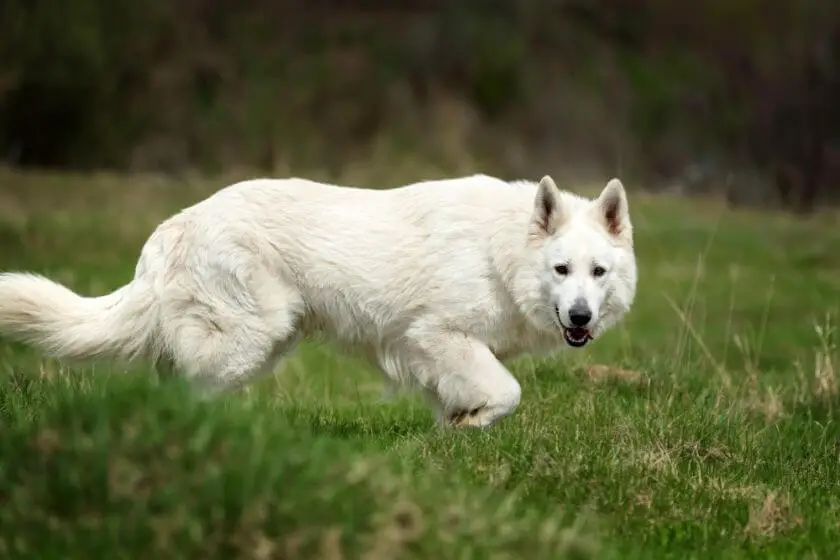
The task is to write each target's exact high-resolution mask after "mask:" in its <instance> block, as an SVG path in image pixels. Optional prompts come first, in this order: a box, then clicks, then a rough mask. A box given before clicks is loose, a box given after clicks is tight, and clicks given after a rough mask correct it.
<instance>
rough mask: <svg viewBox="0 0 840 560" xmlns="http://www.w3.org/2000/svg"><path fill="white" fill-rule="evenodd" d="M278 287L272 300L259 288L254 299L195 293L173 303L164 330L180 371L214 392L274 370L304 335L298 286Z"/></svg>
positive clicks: (167, 345)
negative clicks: (201, 298)
mask: <svg viewBox="0 0 840 560" xmlns="http://www.w3.org/2000/svg"><path fill="white" fill-rule="evenodd" d="M273 288H274V289H273V291H272V292H271V296H272V300H273V301H271V304H270V305H267V304H265V297H260V296H261V295H260V294H259V293H251V294H249V297H251V298H252V299H251V301H250V302H249V303H250V304H251V305H246V306H243V305H242V304H241V303H240V302H228V301H224V300H221V299H215V300H213V301H212V305H210V304H208V303H204V302H197V301H195V300H192V299H189V298H186V299H181V300H180V301H178V302H177V303H176V304H175V305H173V306H172V308H171V309H169V310H168V311H170V312H169V313H168V314H167V315H168V320H166V321H164V322H163V329H162V330H163V334H164V339H165V341H166V344H165V346H166V349H167V351H168V352H169V355H170V356H171V359H172V361H173V363H174V366H175V368H176V369H177V370H178V371H179V373H181V374H183V375H185V376H187V377H188V378H189V379H191V380H192V381H195V382H196V384H197V385H199V386H201V387H202V388H204V389H205V390H206V391H209V392H211V393H215V392H220V391H225V390H230V389H235V388H237V387H240V386H242V385H244V384H247V383H249V382H250V381H253V380H255V379H256V378H258V377H261V376H264V375H266V374H268V373H271V371H272V370H273V368H274V366H275V364H276V362H277V361H278V360H279V359H281V358H282V357H283V356H284V355H286V354H289V353H290V352H291V351H292V350H294V348H295V346H296V345H297V343H298V341H299V340H300V338H301V333H300V331H299V329H298V324H299V319H300V309H301V306H302V302H301V300H300V296H299V295H298V294H297V293H296V292H294V291H293V290H291V289H288V288H286V287H284V286H281V285H276V284H275V285H274V286H273ZM263 291H266V290H263ZM265 295H266V294H265V293H264V294H262V296H265Z"/></svg>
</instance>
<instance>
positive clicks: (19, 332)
mask: <svg viewBox="0 0 840 560" xmlns="http://www.w3.org/2000/svg"><path fill="white" fill-rule="evenodd" d="M560 263H564V264H566V265H567V269H568V270H567V271H564V272H565V274H558V273H557V271H556V270H555V266H556V265H557V264H560ZM594 266H600V267H603V268H604V269H605V272H606V273H605V274H604V275H603V276H600V277H598V278H596V277H595V276H593V273H592V270H593V267H594ZM635 289H636V263H635V259H634V254H633V243H632V227H631V224H630V217H629V213H628V205H627V199H626V195H625V191H624V188H623V187H622V185H621V183H620V182H619V181H618V180H617V179H613V180H612V181H610V182H609V183H608V185H607V186H606V187H605V188H604V191H603V193H602V194H601V196H600V197H599V198H598V199H596V200H594V201H590V200H587V199H584V198H581V197H578V196H576V195H574V194H571V193H567V192H562V191H560V190H559V189H557V187H556V186H555V185H554V182H553V181H552V180H551V179H550V178H549V177H545V178H544V179H543V180H542V181H541V182H540V183H539V184H537V183H534V182H528V181H516V182H506V181H502V180H499V179H495V178H492V177H488V176H485V175H475V176H469V177H462V178H456V179H448V180H439V181H426V182H421V183H415V184H412V185H408V186H404V187H401V188H396V189H391V190H379V191H377V190H369V189H358V188H351V187H341V186H335V185H327V184H322V183H317V182H313V181H308V180H304V179H296V178H293V179H285V180H272V179H255V180H249V181H243V182H239V183H236V184H233V185H231V186H228V187H227V188H224V189H222V190H220V191H218V192H217V193H215V194H213V195H212V196H210V197H209V198H207V199H205V200H203V201H201V202H199V203H197V204H195V205H194V206H191V207H189V208H186V209H184V210H183V211H181V212H180V213H178V214H176V215H175V216H173V217H171V218H169V219H167V220H165V221H164V222H163V223H162V224H161V225H160V226H158V228H157V229H156V230H155V232H154V233H153V234H152V235H151V237H150V238H149V240H148V241H147V242H146V244H145V246H144V247H143V250H142V252H141V255H140V260H139V262H138V264H137V268H136V272H135V276H134V279H133V280H132V282H131V283H129V284H128V285H126V286H124V287H122V288H120V289H118V290H116V291H115V292H113V293H111V294H109V295H106V296H102V297H93V298H87V297H81V296H79V295H77V294H75V293H73V292H72V291H70V290H68V289H67V288H65V287H63V286H61V285H59V284H56V283H54V282H52V281H51V280H48V279H46V278H43V277H41V276H37V275H33V274H29V273H3V274H0V332H3V333H5V334H8V335H10V336H13V337H15V338H18V339H20V340H24V341H27V342H29V343H32V344H35V345H37V346H39V347H40V348H42V349H43V350H44V351H45V352H47V353H49V354H52V355H54V356H56V357H59V358H67V359H87V358H98V357H111V358H120V359H127V360H131V359H135V358H144V359H151V360H154V361H155V362H156V363H157V365H158V367H159V368H161V369H167V370H172V371H178V372H180V373H181V374H183V375H186V376H188V377H190V378H192V379H195V380H197V381H201V382H203V383H204V384H206V386H208V387H210V388H212V389H215V390H220V389H225V388H229V387H234V386H237V385H239V384H242V383H245V382H247V381H248V380H250V379H253V378H254V377H256V376H258V375H260V374H263V373H266V372H269V371H271V370H272V369H273V366H274V364H275V362H276V361H277V360H278V359H279V358H280V357H282V356H283V355H285V354H288V353H289V352H291V351H292V350H293V348H294V347H295V345H296V344H297V342H298V341H299V340H300V339H301V338H303V337H306V336H312V335H316V334H323V335H326V336H327V337H328V338H330V339H332V340H334V341H335V342H338V343H340V344H342V345H343V346H345V347H347V348H350V349H354V350H357V351H361V352H362V353H363V355H365V356H367V357H369V358H370V359H371V361H372V362H373V363H375V364H377V365H378V366H379V368H380V369H381V370H382V371H383V372H384V374H385V375H386V377H387V378H388V379H389V380H391V381H392V382H395V383H397V384H399V385H405V384H407V383H409V384H417V385H419V386H421V387H422V388H423V389H424V391H425V393H426V394H427V395H428V396H429V397H430V398H431V401H432V403H433V405H434V407H435V408H436V409H437V412H438V415H439V418H440V419H441V420H443V421H445V422H448V423H450V424H455V425H459V426H488V425H490V424H492V423H493V422H495V421H496V420H498V419H499V418H502V417H503V416H506V415H508V414H510V413H511V412H513V411H514V410H515V408H516V407H517V405H518V404H519V400H520V393H521V390H520V386H519V383H518V382H517V381H516V379H514V377H513V376H512V375H511V374H510V373H509V372H508V370H507V369H506V368H505V367H504V366H503V365H502V363H501V361H500V360H504V359H506V358H510V357H513V356H516V355H519V354H522V353H524V352H546V351H551V350H553V349H556V348H558V347H560V346H563V345H565V342H564V337H563V327H562V325H566V326H569V322H568V321H569V315H568V313H569V309H570V307H571V306H572V305H573V304H574V303H575V302H578V303H580V302H581V301H583V302H585V303H586V304H588V306H589V308H590V309H591V311H592V314H593V319H592V321H591V323H590V325H589V328H590V331H591V333H592V334H593V337H597V336H598V335H600V334H601V333H603V332H604V331H605V330H606V329H607V328H609V327H610V326H612V325H613V324H615V323H616V322H617V321H618V320H619V319H620V318H621V317H622V316H623V315H624V314H625V313H626V312H627V311H628V310H629V308H630V306H631V303H632V301H633V298H634V295H635Z"/></svg>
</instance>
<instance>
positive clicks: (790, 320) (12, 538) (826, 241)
mask: <svg viewBox="0 0 840 560" xmlns="http://www.w3.org/2000/svg"><path fill="white" fill-rule="evenodd" d="M416 178H418V176H417V175H410V174H406V176H404V177H403V179H405V180H412V179H416ZM0 180H1V181H2V183H3V184H4V187H5V188H4V191H3V193H2V195H0V198H2V200H0V202H2V204H0V208H2V209H0V250H2V255H3V264H2V268H3V269H28V270H35V271H38V272H41V273H45V274H48V275H50V276H52V277H54V278H56V279H58V280H60V281H63V282H66V283H68V284H69V285H71V286H72V287H74V288H75V289H77V290H79V291H81V292H85V293H89V294H99V293H104V292H105V291H107V290H110V289H113V288H115V287H117V286H119V285H122V284H123V283H125V282H126V281H127V280H128V279H129V278H130V277H131V275H132V271H133V267H134V264H135V261H136V257H137V255H138V252H139V249H140V246H141V244H142V243H143V241H144V240H145V238H146V236H147V235H148V234H149V233H150V232H151V228H152V227H153V226H154V224H155V223H156V222H157V221H158V220H159V219H161V218H163V217H165V216H166V215H167V214H169V213H170V212H172V211H174V210H176V209H177V208H178V207H179V206H180V205H181V204H183V203H186V202H187V201H190V200H196V199H197V198H199V197H200V196H203V194H202V192H204V193H206V192H207V189H211V188H215V187H216V186H218V185H219V183H215V184H213V185H210V184H208V183H201V182H198V181H195V182H192V183H188V184H183V185H175V184H170V183H167V182H162V181H159V180H154V179H151V178H145V179H144V178H132V179H125V178H119V177H108V176H100V177H60V176H59V177H54V176H46V175H18V174H13V173H9V172H3V173H0ZM352 180H353V181H354V182H356V183H359V184H361V183H362V182H363V181H364V180H368V181H370V183H371V184H387V183H388V182H389V181H391V180H393V175H389V174H387V173H383V172H381V171H377V170H373V171H370V173H369V174H368V176H365V175H364V173H360V174H356V175H354V176H353V178H352ZM629 187H630V196H631V207H632V213H633V217H634V219H635V225H636V232H637V234H636V245H637V251H638V258H639V262H640V283H639V293H638V299H637V304H636V306H635V308H634V309H633V311H632V312H631V313H630V315H629V316H628V317H627V320H626V321H625V322H624V323H623V324H622V325H621V326H620V327H619V328H616V329H615V330H614V331H613V332H611V333H609V334H608V335H607V336H604V337H603V338H602V339H601V340H599V341H598V342H597V343H596V344H594V345H591V346H589V347H587V348H586V349H585V350H583V351H577V352H575V351H569V352H565V353H561V354H559V355H558V356H557V357H556V358H553V359H543V360H533V359H528V358H526V359H521V360H518V361H516V362H513V363H511V364H510V367H511V369H512V370H513V371H514V373H515V374H516V376H517V377H518V378H519V380H520V381H521V383H522V385H523V389H524V394H523V402H522V405H521V407H520V409H519V411H518V412H517V413H516V414H515V415H514V416H512V417H510V418H507V419H505V420H504V421H503V422H502V423H500V424H498V425H497V426H496V427H495V428H493V429H491V430H489V431H463V432H441V431H438V430H436V429H434V427H433V423H432V419H431V416H430V414H429V412H428V411H427V410H426V409H425V408H424V407H423V406H422V404H421V403H420V401H419V400H417V399H415V398H413V397H410V396H405V397H400V398H398V399H397V400H395V401H385V400H383V399H382V398H381V387H380V383H379V378H378V376H377V374H376V372H374V371H372V370H371V369H370V368H369V367H367V366H365V365H363V364H360V363H359V362H357V361H355V360H351V359H349V358H346V357H344V356H342V355H341V354H338V353H335V352H333V351H332V350H331V349H330V348H329V347H328V346H316V345H304V347H303V348H302V349H301V350H300V351H299V352H298V353H297V354H296V355H295V356H294V357H293V358H291V359H290V360H288V362H287V363H286V365H285V367H284V368H283V369H282V370H279V371H278V372H277V374H276V375H275V376H274V377H272V378H270V379H268V380H266V381H265V382H264V383H261V384H260V385H259V386H255V387H252V388H251V389H249V390H247V391H245V392H243V393H240V394H235V395H230V396H228V397H226V398H224V399H221V400H219V401H214V402H200V401H198V400H196V399H195V398H193V397H192V396H191V395H190V393H189V391H188V390H187V389H186V388H185V387H183V386H182V385H181V384H180V383H178V382H158V381H157V380H156V378H154V377H153V376H149V375H147V373H148V372H147V371H146V368H145V366H138V367H137V368H135V369H136V371H132V372H123V371H120V370H119V369H118V368H116V367H114V366H109V365H107V364H97V365H95V366H90V367H88V368H68V367H67V366H62V365H60V364H59V363H58V362H56V361H54V360H50V359H45V358H43V357H42V356H39V355H38V354H36V353H35V352H33V351H31V350H30V349H27V348H25V347H24V346H21V345H19V344H12V343H8V342H5V343H2V344H0V364H1V365H2V368H3V373H2V376H0V386H2V389H0V420H2V423H3V425H2V431H0V527H3V529H2V531H0V556H3V557H9V558H149V557H153V555H155V554H157V555H158V556H161V557H166V558H174V557H183V558H187V557H190V558H192V557H202V556H203V557H208V556H209V557H225V558H230V557H242V558H255V559H263V558H312V557H318V558H329V559H338V558H366V559H386V558H526V557H529V558H561V557H578V558H710V557H714V558H732V557H738V558H740V557H762V558H807V557H813V558H823V557H825V558H828V557H836V556H837V554H838V552H840V544H839V543H840V541H838V524H839V523H840V493H838V491H837V488H838V484H840V424H838V420H840V413H838V405H840V398H838V384H837V372H836V371H835V367H836V365H837V364H838V359H840V355H838V351H837V349H836V347H835V341H836V333H835V331H834V330H833V329H834V325H835V324H836V321H837V319H838V318H840V314H838V311H840V251H838V247H840V229H838V227H837V226H836V225H835V224H836V216H829V217H827V219H816V220H814V221H811V222H798V221H796V220H794V219H793V218H788V217H785V216H779V215H770V214H757V213H732V212H728V211H726V210H725V209H723V208H722V207H721V206H719V205H718V204H716V203H715V202H713V201H705V202H704V201H686V200H678V199H665V198H653V197H645V196H642V195H640V194H638V193H637V192H634V190H633V189H632V185H630V186H629Z"/></svg>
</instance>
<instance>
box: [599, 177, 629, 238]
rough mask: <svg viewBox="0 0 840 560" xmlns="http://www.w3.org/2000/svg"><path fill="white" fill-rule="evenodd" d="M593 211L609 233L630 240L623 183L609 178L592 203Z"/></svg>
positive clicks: (627, 209) (627, 207) (627, 208)
mask: <svg viewBox="0 0 840 560" xmlns="http://www.w3.org/2000/svg"><path fill="white" fill-rule="evenodd" d="M592 205H593V208H592V210H593V212H595V214H596V219H597V220H599V221H600V222H601V223H602V224H604V227H605V228H606V229H607V232H609V234H610V235H612V236H613V237H617V238H619V239H622V240H628V241H630V242H632V236H633V226H632V224H631V223H630V208H629V206H628V204H627V193H626V192H625V191H624V185H622V184H621V181H619V180H618V179H616V178H613V179H610V181H609V182H608V183H607V186H606V187H604V190H603V191H601V195H600V196H599V197H598V198H597V199H596V200H595V201H594V202H593V203H592Z"/></svg>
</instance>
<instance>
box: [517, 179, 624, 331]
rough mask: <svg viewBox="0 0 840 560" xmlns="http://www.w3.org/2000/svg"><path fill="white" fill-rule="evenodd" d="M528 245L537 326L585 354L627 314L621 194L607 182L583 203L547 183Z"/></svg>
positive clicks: (544, 182) (615, 181) (619, 187)
mask: <svg viewBox="0 0 840 560" xmlns="http://www.w3.org/2000/svg"><path fill="white" fill-rule="evenodd" d="M530 227H531V231H530V238H531V241H532V242H534V243H536V244H537V247H538V248H539V249H538V252H537V254H536V255H535V258H536V259H537V260H538V262H539V270H540V276H539V294H540V295H539V305H538V306H537V307H538V308H539V309H538V310H537V309H534V312H537V313H539V315H540V321H539V322H540V323H542V324H543V325H546V326H547V325H549V324H550V325H552V327H553V328H557V329H560V330H561V331H562V333H563V338H564V340H565V341H566V344H568V345H569V346H573V347H582V346H585V345H586V343H587V342H589V341H590V340H592V339H594V338H596V337H597V336H599V335H600V334H601V333H603V332H604V331H605V330H606V329H608V328H609V327H611V326H612V325H614V324H615V323H616V322H617V321H618V320H620V319H621V317H622V316H623V315H624V314H625V313H626V312H627V311H628V310H629V309H630V305H631V304H632V303H633V299H634V297H635V291H636V261H635V255H634V253H633V226H632V224H631V223H630V213H629V207H628V204H627V195H626V193H625V191H624V186H623V185H622V184H621V181H619V180H618V179H612V180H610V181H609V182H608V183H607V185H606V186H605V187H604V189H603V191H602V192H601V194H600V196H599V197H598V198H596V199H594V200H585V199H582V198H579V197H576V196H575V195H571V194H568V193H565V194H564V193H561V192H560V190H559V189H558V188H557V186H556V185H555V183H554V181H553V180H552V179H551V177H549V176H546V177H543V179H542V180H541V181H540V183H539V186H538V187H537V194H536V197H535V200H534V210H533V216H532V223H531V226H530Z"/></svg>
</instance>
